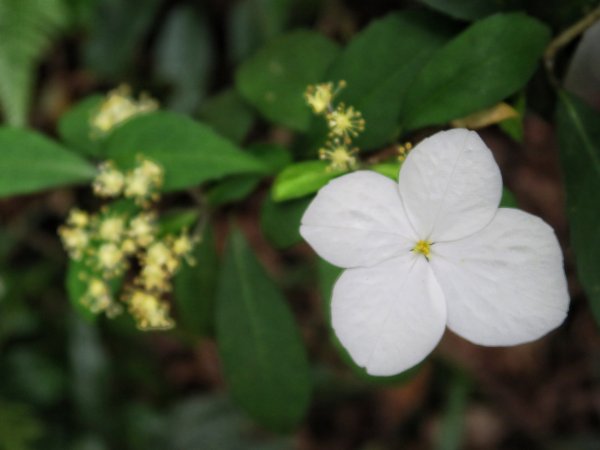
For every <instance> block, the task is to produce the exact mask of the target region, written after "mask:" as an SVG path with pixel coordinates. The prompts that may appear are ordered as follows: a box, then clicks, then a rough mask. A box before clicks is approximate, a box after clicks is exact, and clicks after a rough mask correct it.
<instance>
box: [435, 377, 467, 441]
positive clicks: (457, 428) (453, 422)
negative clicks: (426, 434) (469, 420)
mask: <svg viewBox="0 0 600 450" xmlns="http://www.w3.org/2000/svg"><path fill="white" fill-rule="evenodd" d="M469 384H470V383H469V380H468V379H467V378H466V377H465V375H463V374H462V373H460V372H456V373H454V374H453V375H452V378H451V379H450V383H449V388H448V399H447V400H446V410H445V411H444V417H443V420H442V426H441V430H440V433H439V437H438V442H437V445H436V449H437V450H459V449H461V448H463V440H464V439H463V438H464V432H465V430H464V427H465V410H466V408H467V403H468V397H469Z"/></svg>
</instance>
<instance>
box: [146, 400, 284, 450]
mask: <svg viewBox="0 0 600 450" xmlns="http://www.w3.org/2000/svg"><path fill="white" fill-rule="evenodd" d="M168 419H169V420H168V422H167V427H166V429H167V430H168V435H167V436H168V437H167V442H168V445H163V446H162V447H159V448H161V449H165V448H168V449H169V450H191V449H202V450H292V449H293V448H295V447H294V445H293V442H292V439H291V438H289V437H274V436H269V435H268V434H267V433H265V432H264V431H261V430H257V429H256V427H255V426H254V425H253V424H251V423H250V421H249V420H248V418H247V417H245V416H244V415H243V414H241V411H239V410H238V409H237V408H236V407H235V405H234V404H233V403H232V402H231V400H230V399H229V398H227V397H225V396H223V395H222V394H216V395H215V394H212V395H207V396H202V397H201V396H193V397H188V398H186V399H185V400H184V401H182V402H180V403H178V404H176V405H175V407H174V408H173V409H172V411H171V412H170V414H169V416H168ZM144 450H146V449H145V448H144Z"/></svg>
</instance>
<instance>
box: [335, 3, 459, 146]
mask: <svg viewBox="0 0 600 450" xmlns="http://www.w3.org/2000/svg"><path fill="white" fill-rule="evenodd" d="M452 30H453V27H450V26H449V24H448V23H447V22H446V21H444V20H442V18H440V17H438V16H433V15H430V14H426V13H424V12H422V11H409V12H402V13H394V14H390V15H389V16H387V17H385V18H383V19H380V20H377V21H374V22H372V23H371V24H370V25H369V26H368V27H367V28H366V29H365V30H364V31H362V32H361V33H359V34H358V35H356V37H355V38H354V39H353V40H352V41H351V42H350V44H349V45H348V47H346V48H345V49H344V51H343V52H342V54H341V55H340V56H339V58H338V59H337V60H336V61H335V62H334V64H333V65H332V69H331V70H330V71H329V72H328V74H327V79H328V80H332V81H334V82H337V81H338V80H346V82H347V83H348V87H347V88H346V89H344V90H342V92H341V93H340V95H339V97H338V99H339V100H340V101H343V102H345V103H346V104H348V105H352V106H354V107H355V108H357V109H358V110H359V111H360V112H361V113H362V115H363V117H364V119H365V121H366V126H365V131H364V132H363V133H362V134H361V135H360V136H359V138H358V139H356V141H355V142H354V144H355V145H357V146H359V147H361V148H373V147H377V146H379V145H382V144H385V143H387V142H389V141H391V140H392V139H393V138H395V137H396V136H397V134H398V133H399V132H400V127H399V123H398V122H399V116H400V111H401V109H402V102H403V99H404V97H405V94H406V92H407V89H408V87H409V85H410V83H411V82H412V81H413V79H414V77H415V75H416V74H417V73H418V71H419V70H420V69H421V68H422V67H423V65H424V64H425V63H426V62H427V61H428V60H429V58H430V57H431V54H432V53H433V52H434V51H435V50H436V49H437V48H439V47H440V46H441V45H442V44H443V43H444V42H446V41H447V40H448V39H449V38H450V37H451V35H452V33H451V31H452ZM392 42H393V45H391V44H390V43H392Z"/></svg>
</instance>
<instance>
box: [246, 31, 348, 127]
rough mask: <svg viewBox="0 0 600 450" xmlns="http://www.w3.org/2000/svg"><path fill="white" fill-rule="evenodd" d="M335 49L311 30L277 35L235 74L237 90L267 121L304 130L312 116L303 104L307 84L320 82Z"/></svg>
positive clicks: (336, 51) (335, 51)
mask: <svg viewBox="0 0 600 450" xmlns="http://www.w3.org/2000/svg"><path fill="white" fill-rule="evenodd" d="M337 53H338V47H337V46H336V45H335V44H334V43H333V42H331V41H330V40H328V39H327V38H325V37H324V36H322V35H320V34H319V33H316V32H313V31H295V32H292V33H289V34H286V35H282V36H279V37H278V38H276V39H274V40H272V41H271V42H270V43H269V44H267V45H266V46H265V47H263V48H262V49H261V50H260V51H259V52H258V53H256V54H255V55H254V57H252V58H251V59H249V60H247V61H246V62H245V63H244V64H242V66H241V67H240V69H239V70H238V72H237V73H236V87H237V89H238V91H239V92H240V93H241V94H242V96H243V97H244V98H245V99H246V100H247V101H248V102H249V103H250V104H252V105H253V106H254V107H256V109H258V110H259V111H260V113H261V114H262V115H263V116H265V118H266V119H268V120H270V121H272V122H274V123H277V124H280V125H284V126H287V127H289V128H292V129H294V130H298V131H307V130H308V128H309V125H310V121H311V118H312V113H311V111H310V109H309V107H308V106H307V105H306V103H305V101H304V96H303V94H304V91H305V90H306V87H307V86H308V85H309V84H312V83H316V82H319V81H321V79H322V78H323V76H324V74H325V72H326V70H327V68H328V67H329V65H330V64H331V62H332V61H333V59H334V58H335V57H336V55H337Z"/></svg>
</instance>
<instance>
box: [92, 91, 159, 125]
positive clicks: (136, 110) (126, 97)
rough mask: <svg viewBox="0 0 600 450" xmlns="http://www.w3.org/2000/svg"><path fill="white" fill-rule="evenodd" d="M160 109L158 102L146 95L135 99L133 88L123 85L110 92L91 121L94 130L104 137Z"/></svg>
mask: <svg viewBox="0 0 600 450" xmlns="http://www.w3.org/2000/svg"><path fill="white" fill-rule="evenodd" d="M156 109H158V102H157V101H156V100H154V99H153V98H151V97H149V96H148V95H146V94H142V95H140V97H139V99H137V100H136V99H135V98H133V97H132V95H131V88H130V87H129V86H127V85H121V86H119V87H117V88H116V89H113V90H112V91H110V92H109V93H108V94H107V96H106V98H105V100H104V101H103V102H102V104H101V105H100V107H99V109H98V111H97V112H96V114H94V116H93V117H92V119H91V126H92V130H93V132H94V133H95V134H97V135H104V134H106V133H108V132H109V131H111V130H112V129H113V128H114V127H116V126H117V125H119V124H121V123H123V122H125V121H126V120H128V119H130V118H132V117H134V116H137V115H139V114H144V113H147V112H151V111H154V110H156Z"/></svg>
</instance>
